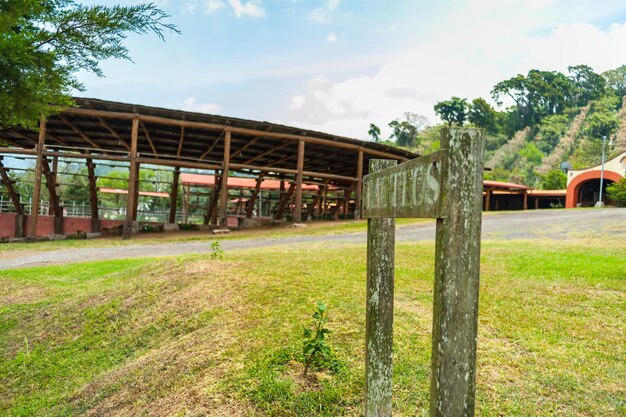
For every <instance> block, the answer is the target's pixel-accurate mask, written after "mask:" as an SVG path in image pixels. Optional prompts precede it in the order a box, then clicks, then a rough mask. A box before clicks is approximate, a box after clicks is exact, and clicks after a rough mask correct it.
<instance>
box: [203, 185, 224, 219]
mask: <svg viewBox="0 0 626 417" xmlns="http://www.w3.org/2000/svg"><path fill="white" fill-rule="evenodd" d="M221 190H222V177H218V176H217V175H215V179H214V184H213V195H212V196H211V201H210V202H209V208H208V209H207V219H208V222H207V223H206V224H209V223H212V224H217V211H216V209H217V202H218V200H219V198H220V193H221Z"/></svg>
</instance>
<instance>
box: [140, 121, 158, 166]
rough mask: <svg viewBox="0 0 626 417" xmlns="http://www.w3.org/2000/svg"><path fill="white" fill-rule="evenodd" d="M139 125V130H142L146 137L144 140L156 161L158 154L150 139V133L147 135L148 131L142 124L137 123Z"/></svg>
mask: <svg viewBox="0 0 626 417" xmlns="http://www.w3.org/2000/svg"><path fill="white" fill-rule="evenodd" d="M139 125H140V126H141V130H143V134H144V136H145V137H146V139H148V143H149V144H150V148H151V149H152V153H153V154H154V157H155V158H156V159H159V154H158V153H157V150H156V148H155V147H154V142H152V138H151V137H150V133H148V129H147V128H146V125H145V124H144V123H143V122H139Z"/></svg>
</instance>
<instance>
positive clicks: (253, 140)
mask: <svg viewBox="0 0 626 417" xmlns="http://www.w3.org/2000/svg"><path fill="white" fill-rule="evenodd" d="M272 127H273V126H268V127H266V128H265V129H264V131H265V132H269V131H270V130H272ZM261 139H263V136H257V137H255V138H254V139H252V140H250V141H249V142H248V143H246V144H245V145H244V146H243V147H241V148H239V149H238V150H236V151H235V152H233V154H232V155H231V156H230V157H231V159H232V158H234V157H236V156H237V155H239V154H241V153H242V152H243V151H245V150H246V149H248V148H249V147H250V146H252V145H254V144H255V143H257V142H258V141H259V140H261Z"/></svg>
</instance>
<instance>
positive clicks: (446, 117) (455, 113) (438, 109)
mask: <svg viewBox="0 0 626 417" xmlns="http://www.w3.org/2000/svg"><path fill="white" fill-rule="evenodd" d="M468 107H469V105H468V104H467V100H466V99H464V98H459V97H452V98H451V99H450V100H444V101H440V102H438V103H437V104H435V107H434V109H435V113H437V116H439V117H440V118H441V120H443V121H446V122H448V126H451V125H452V124H453V123H454V124H457V125H459V126H463V123H465V119H467V110H468Z"/></svg>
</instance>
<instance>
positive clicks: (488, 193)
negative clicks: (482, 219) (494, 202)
mask: <svg viewBox="0 0 626 417" xmlns="http://www.w3.org/2000/svg"><path fill="white" fill-rule="evenodd" d="M491 193H492V190H491V188H487V190H486V192H485V211H489V210H491Z"/></svg>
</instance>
